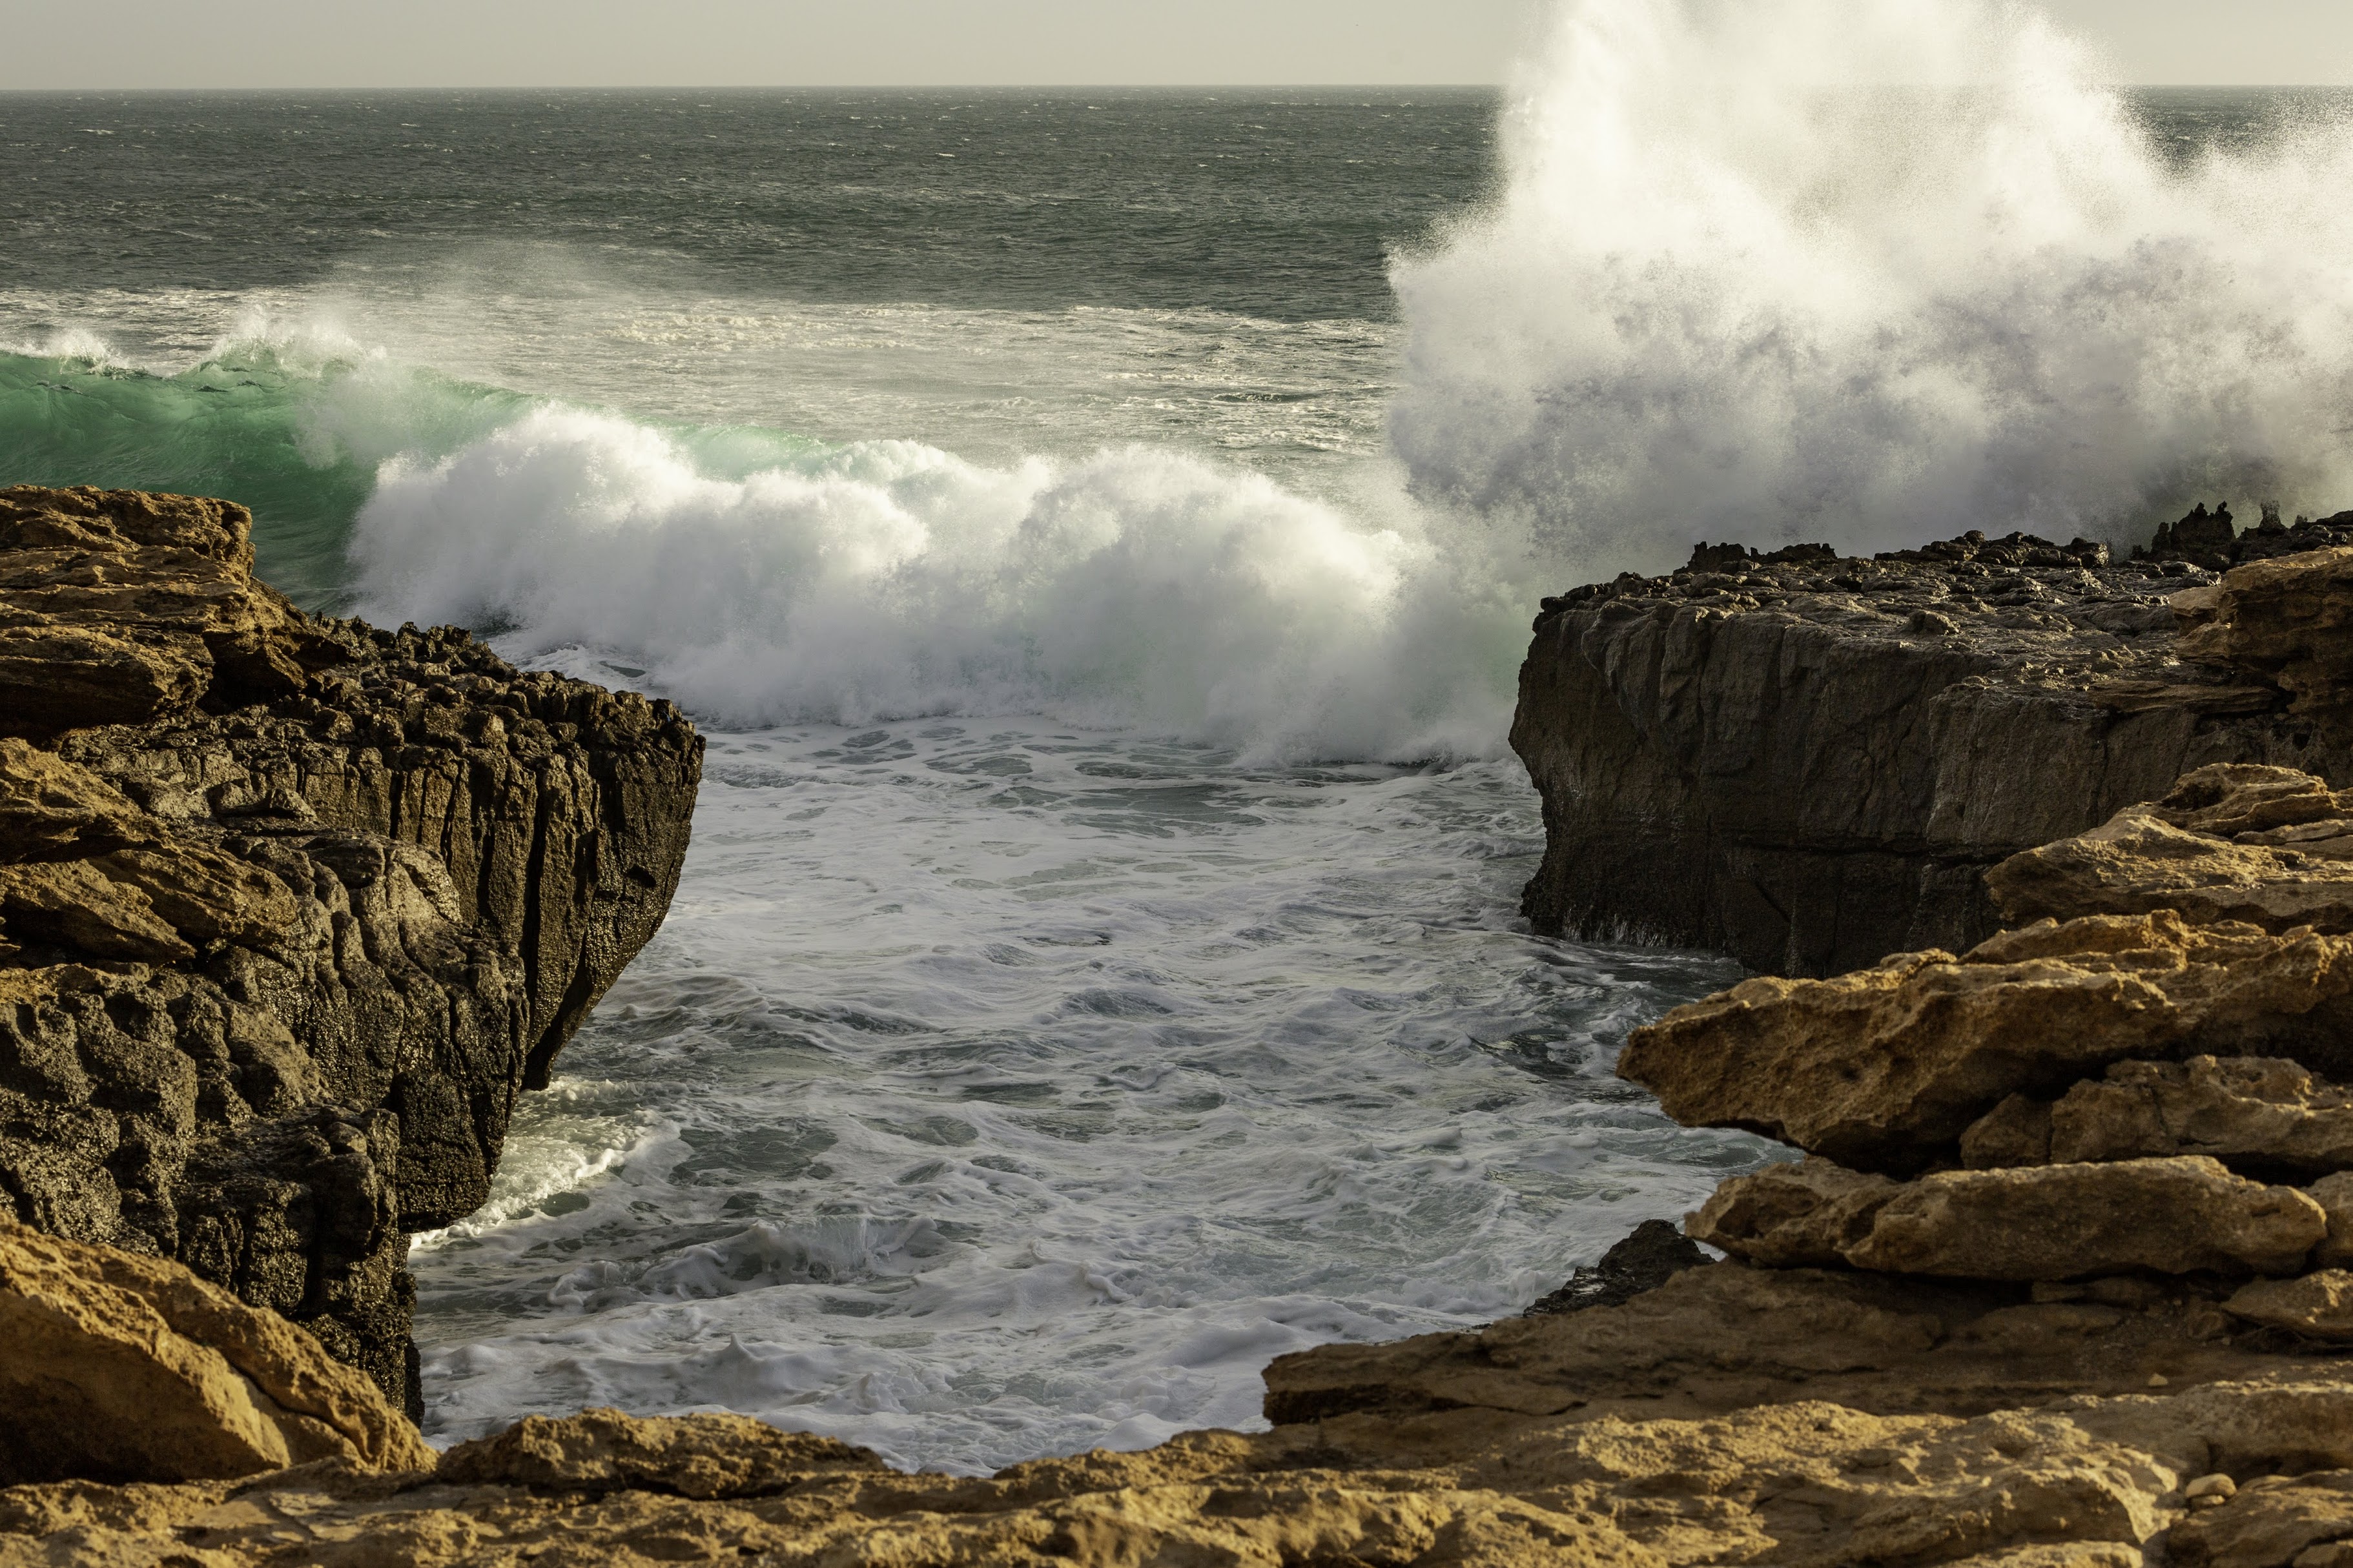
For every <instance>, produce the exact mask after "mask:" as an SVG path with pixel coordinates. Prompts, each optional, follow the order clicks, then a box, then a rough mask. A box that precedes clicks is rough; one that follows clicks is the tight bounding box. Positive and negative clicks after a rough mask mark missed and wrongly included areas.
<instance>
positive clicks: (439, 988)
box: [0, 488, 702, 1407]
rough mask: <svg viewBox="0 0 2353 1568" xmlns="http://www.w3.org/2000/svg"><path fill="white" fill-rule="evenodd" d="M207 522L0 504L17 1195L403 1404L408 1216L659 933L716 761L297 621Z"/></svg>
mask: <svg viewBox="0 0 2353 1568" xmlns="http://www.w3.org/2000/svg"><path fill="white" fill-rule="evenodd" d="M250 529H251V520H250V518H249V516H248V514H247V513H246V512H245V511H244V510H243V509H242V508H239V507H236V506H233V505H230V504H228V503H226V502H221V501H209V500H190V499H187V498H184V497H173V496H153V495H146V494H142V493H140V492H134V491H100V490H90V489H78V490H42V489H28V488H18V489H8V490H0V1192H5V1197H6V1201H7V1205H8V1207H10V1208H12V1209H13V1211H14V1213H15V1215H16V1218H17V1219H18V1220H20V1221H22V1222H23V1223H25V1224H26V1225H28V1226H32V1227H34V1228H36V1229H37V1230H41V1231H45V1232H47V1233H49V1234H51V1235H54V1236H57V1237H64V1238H68V1239H71V1240H77V1241H84V1242H96V1243H108V1244H111V1245H113V1246H115V1247H121V1248H123V1249H126V1250H128V1251H130V1252H133V1253H142V1254H152V1255H154V1256H157V1257H161V1258H173V1259H177V1260H179V1261H181V1262H184V1263H185V1264H187V1265H188V1266H189V1267H190V1268H193V1269H195V1272H196V1273H197V1274H198V1275H200V1276H202V1277H203V1278H205V1279H209V1280H211V1281H214V1282H215V1283H216V1284H218V1285H220V1286H223V1287H225V1288H227V1289H229V1290H230V1291H232V1292H234V1293H235V1295H236V1296H237V1297H238V1298H239V1299H241V1300H244V1301H246V1302H248V1303H250V1304H252V1305H255V1306H259V1307H266V1308H269V1309H271V1310H275V1311H277V1312H280V1313H282V1314H284V1315H285V1316H286V1317H287V1318H288V1319H290V1320H291V1321H294V1322H297V1323H300V1324H302V1325H304V1326H305V1327H306V1328H307V1329H308V1330H309V1331H310V1332H311V1333H312V1334H314V1335H315V1336H316V1337H317V1338H318V1340H319V1341H320V1342H322V1343H323V1344H324V1345H325V1346H326V1347H327V1349H328V1350H329V1351H330V1352H332V1354H333V1355H335V1356H336V1357H338V1358H340V1359H341V1360H343V1361H344V1362H346V1363H349V1364H351V1365H353V1366H354V1367H357V1368H359V1369H360V1370H361V1371H363V1372H364V1373H365V1374H366V1375H367V1376H368V1377H369V1378H370V1379H371V1380H373V1382H374V1383H375V1385H376V1386H377V1387H378V1388H379V1389H381V1390H382V1391H383V1392H384V1393H385V1394H386V1395H387V1396H388V1397H389V1398H391V1399H392V1400H393V1401H394V1402H395V1404H396V1405H401V1404H404V1403H405V1404H407V1405H410V1406H411V1407H414V1405H415V1401H416V1387H415V1376H416V1373H415V1369H414V1351H413V1349H412V1347H411V1344H410V1340H409V1316H410V1303H411V1300H412V1299H413V1289H412V1287H411V1285H410V1283H409V1280H408V1278H407V1274H406V1268H405V1267H404V1260H405V1258H406V1250H407V1237H408V1236H409V1234H410V1233H412V1232H416V1231H419V1230H425V1229H429V1228H432V1227H435V1226H444V1225H447V1224H448V1223H450V1222H451V1221H453V1220H455V1219H457V1218H459V1217H460V1216H462V1215H466V1214H467V1213H469V1212H470V1211H471V1210H472V1209H474V1208H475V1207H477V1206H478V1205H480V1203H481V1202H482V1199H483V1197H484V1195H485V1194H486V1192H487V1190H488V1184H489V1182H490V1178H491V1173H492V1171H493V1170H494V1168H495V1167H496V1165H497V1163H498V1158H499V1153H500V1150H501V1145H502V1143H503V1141H504V1138H505V1134H506V1126H507V1119H508V1115H509V1113H510V1111H511V1110H512V1106H513V1102H514V1098H515V1096H516V1094H517V1093H518V1092H520V1091H521V1090H522V1089H525V1088H528V1087H535V1086H538V1085H542V1084H544V1083H545V1082H546V1080H547V1074H548V1072H549V1070H550V1068H551V1066H552V1064H553V1063H554V1059H555V1057H556V1054H557V1053H558V1052H559V1051H560V1050H561V1049H562V1048H563V1047H564V1045H565V1042H566V1041H567V1040H568V1039H570V1037H572V1034H573V1032H574V1031H575V1030H576V1029H577V1028H578V1027H579V1026H580V1023H581V1021H582V1019H584V1018H585V1017H586V1015H587V1012H588V1009H589V1008H590V1007H591V1006H593V1005H595V1003H596V999H597V998H598V997H599V996H600V995H602V994H604V992H605V990H606V988H607V986H609V985H610V984H612V982H613V980H614V978H615V977H616V976H617V974H618V973H620V970H621V967H622V966H623V965H624V964H625V963H628V960H629V958H630V957H631V956H632V955H633V954H634V953H635V952H637V951H638V948H639V947H640V946H642V945H643V944H644V942H646V940H647V939H648V938H649V936H651V935H652V933H653V931H654V929H655V927H656V926H657V925H658V924H659V921H660V920H661V917H662V914H663V911H664V910H666V909H667V907H668V905H669V900H670V894H671V892H672V891H673V890H674V889H675V888H676V886H677V881H678V874H679V868H680V865H681V859H682V858H683V856H684V853H685V848H686V839H687V832H688V826H689V820H690V816H691V811H692V807H693V801H694V792H695V786H696V783H697V779H698V776H699V773H700V770H701V763H702V741H701V739H700V737H698V736H697V735H696V734H695V733H694V731H693V729H692V727H691V725H689V724H688V723H687V722H686V721H685V720H684V719H683V718H682V717H681V715H680V714H679V713H678V712H677V710H675V709H674V708H672V707H670V705H669V704H667V703H656V704H649V703H647V702H645V701H644V700H641V699H638V698H637V697H635V696H631V695H628V694H626V693H614V692H608V691H605V690H602V689H598V688H596V687H593V686H589V685H586V684H585V683H583V682H580V681H575V680H567V679H562V678H559V677H555V676H551V675H524V674H520V673H518V672H517V671H516V670H515V669H513V668H512V667H511V666H509V665H507V664H506V663H505V662H504V661H503V660H501V659H500V658H498V657H497V656H496V655H495V654H493V653H491V651H490V649H488V648H487V647H482V646H481V645H480V644H479V643H476V642H474V641H472V640H471V639H470V637H467V636H466V634H464V633H463V632H459V631H455V630H451V629H447V628H445V629H442V630H439V631H433V632H419V631H417V630H415V629H414V628H403V629H402V630H400V631H398V632H386V631H382V630H376V629H373V628H370V627H367V626H363V625H361V624H359V623H357V622H355V621H339V620H332V619H326V618H322V617H317V616H308V615H305V614H303V613H302V612H301V611H300V610H298V609H296V608H295V607H294V606H293V605H290V604H289V603H288V602H287V601H286V600H285V599H284V598H282V597H281V596H280V595H277V594H276V593H274V592H272V591H271V590H270V589H269V587H268V586H266V585H265V584H261V583H260V582H259V581H258V580H256V579H255V578H254V576H253V574H252V562H253V552H252V545H251V542H250Z"/></svg>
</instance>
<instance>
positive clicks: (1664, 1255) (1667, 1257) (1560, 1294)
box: [1528, 1219, 1708, 1315]
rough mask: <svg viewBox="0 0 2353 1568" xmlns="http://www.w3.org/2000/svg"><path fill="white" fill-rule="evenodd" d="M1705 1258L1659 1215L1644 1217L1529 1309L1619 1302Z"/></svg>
mask: <svg viewBox="0 0 2353 1568" xmlns="http://www.w3.org/2000/svg"><path fill="white" fill-rule="evenodd" d="M1707 1261H1708V1256H1707V1254H1706V1253H1704V1252H1703V1251H1701V1250H1700V1249H1699V1248H1698V1247H1695V1246H1694V1245H1693V1244H1692V1243H1691V1242H1690V1241H1689V1240H1688V1239H1687V1238H1685V1237H1684V1236H1683V1232H1681V1231H1679V1230H1677V1229H1676V1228H1675V1227H1674V1226H1672V1225H1669V1224H1668V1223H1667V1222H1666V1221H1665V1220H1662V1219H1646V1220H1644V1221H1643V1222H1642V1223H1641V1224H1640V1225H1638V1226H1635V1227H1634V1228H1633V1229H1632V1230H1631V1231H1630V1232H1628V1233H1627V1234H1626V1236H1625V1237H1623V1238H1621V1239H1620V1241H1619V1242H1618V1243H1617V1244H1616V1245H1614V1246H1613V1247H1610V1248H1609V1251H1607V1252H1605V1253H1603V1254H1602V1255H1601V1261H1600V1262H1599V1263H1597V1264H1595V1265H1594V1266H1593V1267H1592V1268H1579V1269H1577V1271H1576V1272H1575V1273H1573V1274H1571V1275H1570V1276H1569V1277H1568V1282H1567V1284H1565V1285H1563V1286H1562V1287H1561V1288H1560V1289H1557V1290H1555V1291H1553V1292H1552V1293H1551V1294H1550V1295H1547V1296H1543V1297H1540V1298H1538V1299H1537V1300H1536V1301H1535V1304H1534V1305H1532V1306H1530V1307H1529V1308H1528V1311H1529V1313H1530V1314H1531V1315H1535V1314H1538V1313H1545V1312H1581V1311H1583V1310H1585V1309H1586V1308H1588V1307H1617V1306H1622V1305H1623V1304H1624V1303H1626V1302H1628V1301H1630V1300H1633V1299H1634V1298H1635V1297H1637V1296H1639V1295H1641V1293H1642V1292H1643V1291H1645V1290H1655V1289H1658V1288H1659V1287H1660V1286H1662V1285H1663V1284H1665V1283H1666V1282H1667V1281H1668V1280H1670V1279H1673V1278H1674V1277H1675V1276H1676V1275H1678V1274H1680V1273H1682V1272H1683V1270H1684V1269H1686V1268H1698V1267H1699V1266H1700V1265H1701V1264H1703V1263H1705V1262H1707Z"/></svg>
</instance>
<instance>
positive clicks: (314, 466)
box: [0, 347, 529, 610]
mask: <svg viewBox="0 0 2353 1568" xmlns="http://www.w3.org/2000/svg"><path fill="white" fill-rule="evenodd" d="M528 403H529V400H528V399H526V398H523V397H522V396H520V395H516V394H513V393H509V392H503V391H500V390H498V389H495V388H489V387H481V386H475V385H470V384H466V383H463V382H459V381H456V380H453V379H450V378H448V377H444V376H440V375H437V374H434V373H432V372H430V371H422V370H417V369H414V368H410V367H395V366H389V365H386V364H385V363H381V362H352V363H340V362H330V363H323V364H303V363H290V362H289V361H287V360H286V359H283V358H281V356H280V354H279V353H276V352H275V351H274V350H271V349H269V348H267V347H257V348H255V349H253V350H251V351H250V352H227V353H221V354H217V355H216V356H213V357H211V358H208V359H206V361H205V362H204V363H200V364H197V365H195V366H194V367H192V368H190V369H187V370H184V371H181V372H178V373H176V374H168V375H167V374H153V373H151V372H148V371H144V370H139V369H132V368H125V367H123V366H121V365H116V364H111V363H106V362H103V361H99V360H91V359H79V358H44V357H40V356H37V355H31V354H18V353H0V483H7V484H40V485H103V486H109V487H121V488H128V489H153V490H170V491H176V492H179V493H182V494H187V495H208V496H222V497H226V498H227V499H229V500H236V501H238V502H241V503H243V504H244V505H246V506H248V507H250V508H251V509H252V510H253V513H254V536H255V539H254V542H255V552H256V554H257V556H258V557H259V565H260V569H261V572H262V574H263V575H264V576H265V577H266V578H268V580H269V581H270V582H271V583H274V584H277V585H278V586H279V587H280V588H281V589H282V590H284V591H285V592H286V593H287V594H288V595H291V596H292V597H293V598H294V599H295V600H296V601H297V602H298V603H301V604H302V605H307V606H309V607H311V608H313V609H328V610H332V609H337V608H340V607H342V605H343V602H344V600H345V595H346V583H347V578H348V568H347V566H346V564H345V561H344V553H343V552H344V545H345V542H346V541H347V540H348V539H349V537H350V534H351V527H352V521H353V518H354V517H355V516H356V515H357V514H358V512H359V510H360V508H361V506H362V505H363V504H364V502H365V501H366V500H367V498H368V496H369V494H370V493H371V492H372V491H373V490H374V489H375V479H376V469H377V465H378V464H379V463H380V462H381V461H382V460H383V459H384V458H386V457H388V456H390V455H392V454H393V453H394V452H400V451H406V452H414V453H419V454H422V455H426V456H438V455H440V454H443V453H447V452H449V451H454V450H457V449H458V448H459V447H462V446H463V445H465V444H466V443H467V442H468V441H470V440H474V439H478V438H480V436H481V435H483V434H485V433H486V432H488V431H490V430H491V429H493V428H495V427H496V426H498V425H499V424H500V423H501V422H502V421H504V420H506V419H509V418H512V417H513V416H514V415H515V414H516V413H517V412H519V411H520V410H522V408H524V407H526V406H527V405H528Z"/></svg>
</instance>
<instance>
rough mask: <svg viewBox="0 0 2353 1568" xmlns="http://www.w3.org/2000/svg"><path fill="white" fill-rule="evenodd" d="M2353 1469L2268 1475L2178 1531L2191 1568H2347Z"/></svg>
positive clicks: (2178, 1545) (2181, 1559)
mask: <svg viewBox="0 0 2353 1568" xmlns="http://www.w3.org/2000/svg"><path fill="white" fill-rule="evenodd" d="M2348 1543H2353V1471H2348V1470H2322V1471H2316V1472H2314V1473H2312V1474H2309V1475H2302V1476H2295V1477H2289V1476H2263V1477H2259V1478H2257V1479H2254V1480H2252V1481H2250V1482H2249V1483H2248V1484H2247V1485H2246V1486H2244V1487H2242V1488H2240V1489H2238V1490H2237V1492H2236V1493H2235V1494H2233V1495H2232V1498H2231V1499H2230V1500H2229V1501H2227V1502H2225V1503H2223V1504H2222V1505H2221V1507H2220V1508H2216V1509H2213V1510H2200V1511H2198V1512H2197V1513H2195V1514H2193V1515H2192V1516H2191V1517H2190V1518H2189V1519H2187V1520H2185V1521H2182V1523H2181V1525H2180V1526H2179V1528H2178V1529H2176V1530H2174V1531H2172V1532H2171V1538H2170V1540H2169V1541H2168V1546H2169V1547H2170V1548H2171V1555H2172V1557H2173V1560H2174V1561H2175V1562H2177V1563H2183V1564H2185V1565H2190V1568H2285V1565H2288V1564H2293V1565H2294V1568H2345V1565H2348V1564H2353V1544H2348Z"/></svg>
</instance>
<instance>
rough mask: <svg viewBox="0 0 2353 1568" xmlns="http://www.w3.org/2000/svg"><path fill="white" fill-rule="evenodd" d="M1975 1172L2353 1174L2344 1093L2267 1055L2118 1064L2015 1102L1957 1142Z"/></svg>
mask: <svg viewBox="0 0 2353 1568" xmlns="http://www.w3.org/2000/svg"><path fill="white" fill-rule="evenodd" d="M1960 1146H1961V1161H1962V1163H1964V1164H1966V1165H1968V1166H1970V1167H1971V1168H1973V1169H1989V1168H1994V1167H1998V1166H2005V1165H2039V1164H2045V1163H2058V1164H2070V1163H2081V1162H2087V1161H2100V1160H2134V1159H2142V1158H2149V1157H2158V1156H2165V1155H2171V1154H2206V1155H2211V1156H2212V1157H2213V1158H2215V1159H2218V1160H2221V1161H2222V1162H2223V1163H2226V1164H2232V1165H2239V1166H2254V1167H2257V1168H2259V1169H2261V1170H2263V1171H2265V1172H2273V1173H2275V1172H2279V1171H2295V1172H2300V1173H2315V1174H2317V1173H2333V1172H2337V1171H2343V1170H2347V1169H2353V1089H2347V1088H2345V1087H2343V1086H2342V1085H2338V1084H2333V1083H2328V1082H2325V1081H2323V1080H2321V1079H2316V1078H2315V1077H2314V1076H2313V1074H2312V1072H2311V1070H2310V1069H2309V1068H2306V1067H2304V1066H2303V1065H2302V1064H2300V1063H2297V1062H2292V1061H2286V1060H2284V1059H2282V1058H2276V1057H2221V1058H2216V1057H2192V1058H2189V1060H2188V1061H2186V1062H2142V1061H2126V1062H2117V1063H2116V1064H2115V1065H2113V1066H2111V1067H2110V1068H2108V1070H2107V1075H2106V1077H2105V1078H2103V1079H2086V1080H2085V1081H2084V1082H2082V1083H2079V1084H2077V1085H2075V1087H2074V1088H2073V1089H2069V1090H2068V1091H2067V1092H2066V1093H2065V1094H2064V1095H2063V1096H2061V1097H2060V1098H2059V1100H2057V1101H2055V1102H2053V1103H2049V1104H2046V1103H2044V1102H2042V1101H2040V1100H2031V1099H2029V1098H2028V1097H2026V1096H2023V1095H2013V1096H2012V1097H2010V1099H2009V1100H2004V1101H2002V1102H2001V1104H2000V1105H1998V1106H1996V1107H1994V1109H1993V1110H1989V1111H1988V1112H1987V1113H1986V1114H1985V1116H1983V1117H1982V1118H1980V1119H1979V1120H1978V1121H1977V1122H1975V1123H1973V1124H1972V1125H1971V1126H1970V1128H1969V1129H1968V1131H1966V1132H1964V1133H1962V1134H1961V1145H1960Z"/></svg>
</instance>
